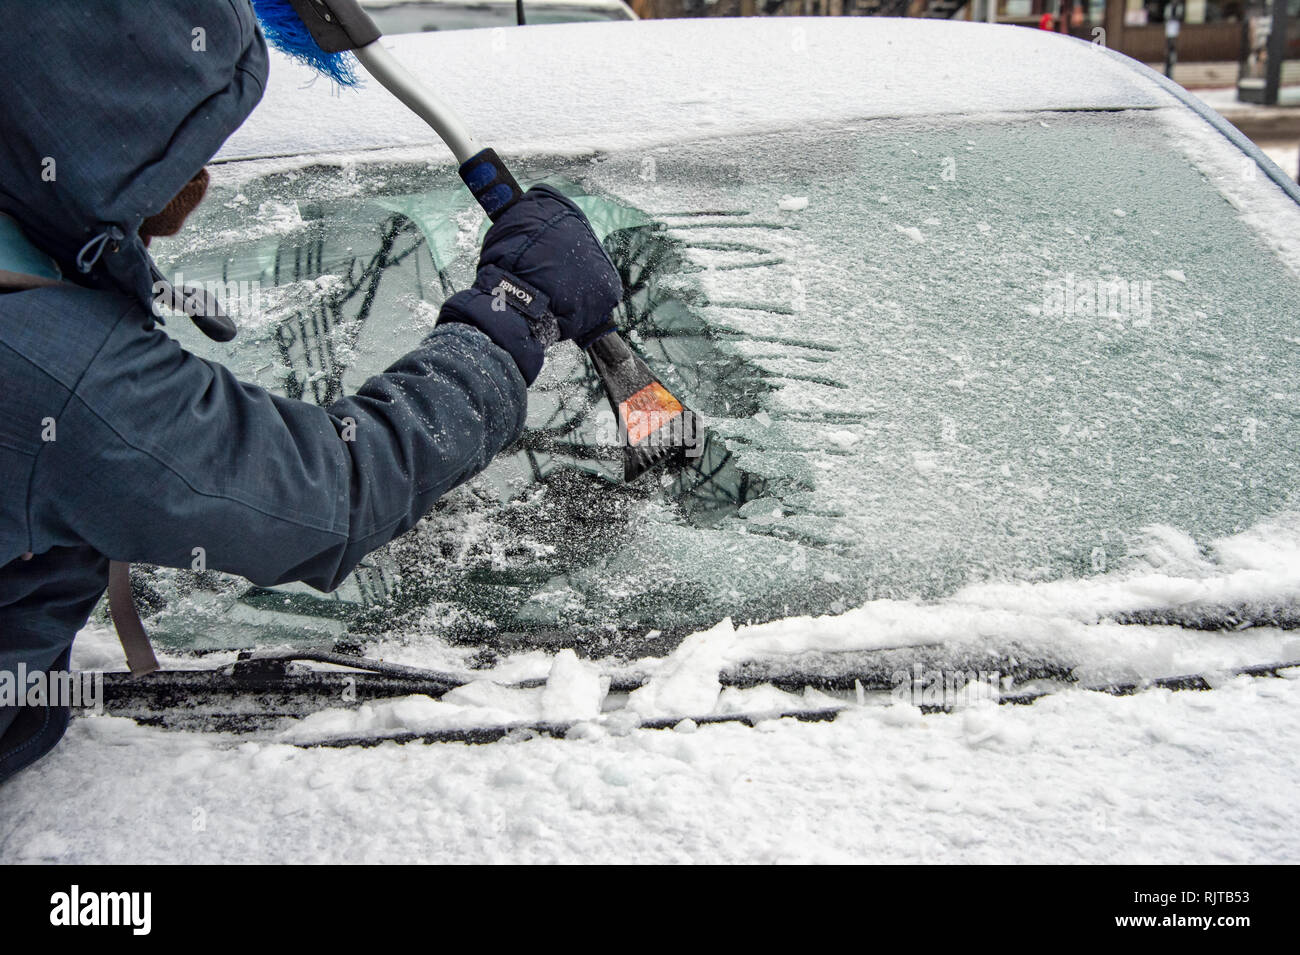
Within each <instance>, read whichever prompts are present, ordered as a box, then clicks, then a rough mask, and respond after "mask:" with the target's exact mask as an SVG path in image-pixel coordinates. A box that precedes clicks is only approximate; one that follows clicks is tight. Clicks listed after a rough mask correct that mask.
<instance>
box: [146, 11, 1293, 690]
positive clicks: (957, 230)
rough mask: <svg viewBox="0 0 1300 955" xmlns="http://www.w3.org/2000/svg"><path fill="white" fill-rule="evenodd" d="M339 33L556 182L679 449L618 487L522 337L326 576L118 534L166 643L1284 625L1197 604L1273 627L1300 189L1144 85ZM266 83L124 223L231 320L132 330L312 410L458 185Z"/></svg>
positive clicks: (894, 55) (470, 218)
mask: <svg viewBox="0 0 1300 955" xmlns="http://www.w3.org/2000/svg"><path fill="white" fill-rule="evenodd" d="M383 42H385V43H386V44H387V45H389V46H391V48H392V50H393V52H394V54H395V55H396V56H397V57H398V58H399V59H400V60H401V61H402V62H403V63H405V64H406V65H407V66H408V67H409V68H410V69H411V70H412V71H413V72H415V73H416V74H418V75H419V76H420V77H421V78H422V79H423V80H424V81H426V82H427V83H429V84H430V85H431V86H433V87H434V88H435V89H437V90H438V91H439V92H440V93H441V95H442V96H444V97H445V98H446V99H447V100H448V101H449V102H451V103H453V104H455V106H456V107H457V109H458V110H459V112H461V114H462V115H463V117H464V118H465V120H466V122H467V123H468V124H469V126H470V128H471V129H473V130H474V131H475V132H476V134H477V136H478V137H479V139H480V141H481V142H483V143H485V144H490V145H492V146H494V147H495V148H496V150H497V151H498V152H499V153H500V154H501V155H502V156H504V157H506V158H507V159H508V161H509V162H510V163H511V165H512V167H513V168H514V170H515V172H516V175H517V176H518V177H519V179H520V181H521V182H523V183H524V184H525V185H529V184H532V183H537V182H543V181H545V182H549V183H552V184H553V185H555V186H556V187H557V188H560V189H561V190H563V191H564V192H565V193H567V194H568V195H570V196H572V197H573V198H574V200H575V202H577V203H578V204H579V205H580V206H581V207H582V208H583V209H584V211H586V213H587V214H588V216H589V217H590V218H591V220H592V222H593V224H594V226H595V228H596V229H597V231H598V233H599V235H600V236H601V238H602V240H603V241H604V242H605V243H606V246H607V248H608V249H609V251H610V253H611V255H612V257H613V259H614V261H615V264H616V265H617V267H618V269H619V271H620V273H621V274H622V277H623V280H624V283H625V285H626V289H627V294H626V298H625V300H624V302H623V304H622V306H621V307H620V309H619V312H618V315H617V319H618V322H619V325H620V326H621V327H622V329H624V331H625V332H626V335H627V338H628V340H629V342H630V343H631V344H632V345H633V346H634V347H635V348H637V349H638V350H639V351H640V352H641V354H642V355H643V356H644V357H645V358H646V360H647V361H648V362H649V364H650V365H651V367H652V368H653V369H655V371H656V373H657V374H659V375H660V376H661V377H662V379H663V380H664V382H665V383H666V384H667V385H668V386H669V387H670V388H671V389H672V390H673V391H674V392H675V393H678V394H680V395H682V396H683V397H684V399H685V400H686V402H687V403H688V404H689V405H690V406H691V407H692V408H694V409H696V410H697V411H698V412H699V413H700V414H701V415H702V416H703V418H704V419H705V421H706V424H707V439H706V442H705V445H704V451H703V454H702V455H701V456H700V457H699V458H696V459H694V460H692V461H691V462H690V464H689V466H688V467H686V468H685V469H683V470H681V471H676V472H673V471H663V472H656V473H653V474H652V475H650V476H649V477H647V478H645V479H642V480H641V481H639V482H636V483H633V484H624V483H622V482H621V480H620V473H619V468H618V463H617V454H616V452H617V447H615V443H616V436H613V437H612V436H611V435H612V433H613V431H614V429H613V427H612V413H611V411H610V409H609V408H608V407H607V406H606V405H605V403H604V401H603V399H602V397H601V395H600V393H599V387H598V383H597V381H596V379H595V377H594V375H593V374H592V372H591V370H590V368H589V366H588V364H587V363H586V361H585V360H584V358H583V356H582V355H581V354H578V353H577V352H576V351H574V350H572V349H567V348H564V347H561V348H556V349H553V350H552V352H551V355H550V357H549V358H548V361H547V364H546V367H545V369H544V371H543V373H542V376H541V378H540V379H539V381H538V383H537V385H536V386H535V388H534V389H533V390H532V392H531V394H530V405H529V416H528V427H527V430H526V433H525V435H524V436H523V438H522V439H521V440H520V441H519V443H518V444H517V445H516V446H514V447H513V448H510V449H508V450H507V451H506V452H505V453H503V454H502V455H501V456H500V457H499V458H498V459H497V460H496V461H495V462H494V463H493V464H492V465H491V466H490V467H489V468H488V470H487V471H486V472H484V473H483V474H482V475H481V476H480V477H478V478H476V479H475V480H473V481H471V482H470V483H468V484H467V485H465V486H463V487H461V488H459V489H457V490H456V491H454V492H452V493H451V494H448V495H447V496H446V497H445V498H444V499H443V500H442V501H440V502H439V504H438V506H437V507H436V508H435V509H434V511H433V512H432V513H431V514H430V515H429V516H428V518H427V519H425V520H424V521H423V522H422V523H421V524H420V525H419V526H418V527H417V528H416V529H415V530H413V531H412V532H411V533H409V534H407V535H406V536H404V537H402V538H401V539H399V540H397V541H395V542H394V543H393V544H392V545H391V546H389V547H387V548H385V549H384V550H382V551H379V552H377V553H376V554H374V555H373V556H372V558H371V559H369V560H367V561H366V562H365V563H364V564H363V566H362V567H361V568H359V569H358V570H357V572H356V573H355V574H354V575H353V578H352V580H350V581H349V582H348V583H347V584H346V585H345V586H344V587H342V588H340V590H339V591H337V592H336V593H333V594H329V595H323V594H319V593H316V592H314V591H310V590H309V589H307V588H305V587H292V586H290V587H274V588H266V587H258V586H253V585H250V584H248V583H247V582H245V581H241V580H238V579H236V578H228V577H223V576H222V575H219V574H215V573H212V572H201V571H178V570H169V569H161V568H143V569H142V568H137V578H136V581H135V583H136V589H137V592H138V593H139V594H141V595H142V602H143V604H144V606H145V607H146V609H147V610H148V612H149V623H150V626H151V628H152V629H153V631H154V632H155V634H156V636H157V637H158V639H159V641H160V642H161V643H163V644H164V645H165V646H166V648H168V649H169V651H171V652H180V653H191V652H204V651H210V650H229V649H232V648H239V647H249V646H253V645H255V644H256V645H261V646H265V645H268V644H280V645H285V646H289V647H346V648H352V649H357V648H361V649H365V648H366V647H369V646H374V645H377V644H378V643H379V642H386V644H385V645H388V646H393V645H398V646H402V647H405V648H407V649H408V650H409V651H410V652H411V653H414V654H415V655H416V656H417V657H418V658H421V659H430V658H433V657H436V656H437V653H438V652H439V651H438V650H437V648H440V647H448V646H459V645H463V646H468V647H474V648H483V650H482V652H483V653H484V654H485V657H484V658H483V660H484V661H485V663H491V662H492V661H494V660H499V659H501V658H503V657H508V656H509V655H510V654H512V653H514V652H516V651H527V650H529V649H535V648H538V647H546V648H557V647H575V648H577V649H578V650H580V651H581V652H583V653H587V654H592V655H608V654H612V655H614V656H615V657H618V658H624V657H626V658H634V657H636V656H638V655H645V654H652V653H662V652H666V651H667V650H668V649H671V648H672V647H673V646H675V645H677V643H678V642H679V641H680V640H681V639H682V638H683V637H684V636H685V635H687V634H691V633H695V632H698V631H702V630H708V629H710V628H713V627H716V626H719V625H722V626H731V625H740V624H745V623H754V624H760V623H763V622H770V623H769V626H767V627H755V628H751V630H752V634H753V639H752V640H751V641H750V642H749V643H748V644H746V649H745V650H744V651H743V653H742V651H736V652H737V653H742V656H743V657H744V658H745V659H750V660H757V659H761V658H765V657H766V656H770V655H773V654H775V655H778V656H780V655H784V656H786V657H790V656H791V655H807V654H814V655H815V654H818V653H824V652H826V651H830V650H846V651H847V650H852V651H861V652H880V651H883V650H884V649H887V648H894V647H908V646H917V645H924V646H926V647H929V648H930V649H931V650H933V651H934V652H944V653H949V654H952V655H954V656H952V657H951V658H952V659H957V660H959V661H962V662H964V663H970V665H971V666H974V665H975V664H976V663H988V662H990V661H991V662H993V663H996V664H997V665H999V666H1002V667H1006V668H1009V669H1010V670H1015V668H1016V667H1017V666H1020V667H1021V668H1022V670H1023V664H1024V662H1025V661H1027V660H1029V661H1038V662H1039V663H1041V667H1040V669H1041V671H1042V672H1045V673H1061V672H1071V670H1074V671H1075V672H1076V673H1077V672H1083V670H1088V668H1092V669H1091V670H1088V672H1096V673H1104V674H1107V675H1112V674H1114V673H1116V672H1121V671H1122V672H1125V673H1128V672H1132V671H1135V670H1136V671H1138V672H1140V673H1148V672H1150V671H1151V670H1152V669H1153V668H1154V669H1158V670H1161V671H1167V670H1169V669H1170V668H1173V669H1174V670H1175V671H1177V670H1178V669H1179V668H1180V667H1182V668H1185V669H1194V668H1195V667H1196V666H1200V665H1203V664H1205V661H1207V660H1211V661H1212V662H1213V663H1214V664H1215V665H1216V666H1228V665H1244V664H1247V663H1258V662H1261V659H1269V660H1271V659H1275V658H1280V657H1281V656H1283V655H1285V653H1286V652H1287V650H1286V644H1285V640H1284V634H1283V633H1282V631H1280V630H1268V629H1257V630H1253V631H1248V632H1246V633H1244V634H1242V633H1237V634H1233V633H1232V632H1230V631H1232V630H1233V629H1234V628H1239V627H1246V626H1249V625H1251V624H1270V623H1271V624H1274V625H1285V624H1287V621H1293V620H1294V619H1295V609H1294V608H1295V594H1296V592H1297V577H1296V569H1295V568H1296V560H1295V554H1296V553H1297V552H1298V551H1297V548H1300V520H1298V519H1297V518H1296V517H1295V511H1294V508H1295V505H1296V494H1297V491H1300V487H1298V486H1297V474H1298V473H1300V471H1298V469H1297V463H1296V458H1295V453H1296V452H1295V449H1296V448H1297V447H1300V412H1297V407H1298V405H1297V401H1300V361H1297V359H1300V278H1298V276H1300V243H1298V242H1297V240H1296V238H1295V237H1296V236H1300V192H1298V191H1297V187H1296V184H1295V183H1294V182H1292V181H1291V180H1290V178H1289V177H1288V176H1287V175H1286V174H1285V173H1284V172H1282V171H1281V170H1279V169H1278V168H1277V167H1276V166H1274V165H1273V164H1272V163H1271V162H1269V161H1268V160H1267V159H1266V158H1265V157H1264V156H1263V155H1262V154H1261V153H1260V152H1259V151H1258V150H1257V149H1256V148H1255V147H1254V146H1253V145H1252V144H1251V143H1249V142H1248V141H1246V140H1245V139H1244V138H1243V137H1242V136H1241V135H1240V134H1239V133H1237V132H1236V131H1235V130H1233V129H1232V128H1231V127H1230V126H1228V125H1227V124H1226V123H1225V122H1223V121H1222V120H1221V119H1220V118H1218V117H1217V116H1216V115H1215V114H1213V113H1212V112H1210V111H1209V110H1208V109H1206V108H1205V107H1204V106H1203V105H1201V104H1199V103H1198V101H1196V100H1195V99H1194V98H1192V97H1190V96H1189V95H1188V94H1186V93H1185V92H1183V91H1182V90H1181V89H1180V88H1178V87H1176V86H1174V85H1173V84H1171V83H1169V82H1168V81H1166V80H1164V79H1163V78H1162V77H1160V76H1158V75H1157V74H1155V73H1153V72H1152V71H1151V70H1149V69H1147V68H1146V67H1144V66H1142V65H1141V64H1139V63H1137V62H1135V61H1132V60H1129V59H1127V58H1125V57H1123V56H1121V55H1119V54H1116V53H1114V52H1112V51H1109V50H1106V49H1104V48H1102V47H1100V46H1097V45H1095V44H1088V43H1085V42H1082V41H1077V40H1074V39H1071V38H1066V37H1062V36H1059V35H1054V34H1050V33H1047V32H1045V31H1034V30H1027V29H1021V28H1017V27H1011V26H995V25H986V24H971V23H956V22H945V21H931V20H890V19H878V18H848V19H833V18H814V19H798V18H771V19H766V18H760V19H752V20H746V21H726V20H714V19H704V20H683V21H639V22H637V23H636V24H592V23H584V24H569V25H558V26H528V27H523V28H518V29H512V30H508V31H464V32H458V33H455V34H452V35H442V34H437V33H435V34H421V35H408V36H398V37H393V38H389V39H387V40H384V41H383ZM560 62H562V63H563V64H564V67H565V68H564V69H563V70H556V69H553V68H552V67H553V66H554V64H556V63H560ZM485 63H491V64H493V65H494V66H493V69H492V70H490V71H485V70H484V68H483V65H484V64H485ZM994 66H996V67H997V69H994V68H993V67H994ZM310 80H311V76H310V74H308V73H307V72H306V71H305V70H304V69H303V68H300V67H298V66H296V65H295V64H293V63H291V62H289V61H288V60H285V59H283V58H277V59H276V60H275V61H274V63H273V68H272V74H271V83H270V88H269V90H268V92H267V94H266V98H265V102H264V103H263V104H262V105H261V107H259V109H258V110H257V111H256V112H255V113H254V115H253V116H252V118H251V119H250V121H249V122H248V123H247V124H246V125H245V126H244V127H243V128H242V129H240V130H239V131H238V132H236V133H235V134H234V135H233V136H232V137H231V138H230V139H229V141H228V142H227V143H226V144H225V146H224V147H223V149H222V151H221V153H220V154H219V155H218V157H217V158H216V160H215V161H214V163H213V165H212V167H211V171H212V176H213V181H212V188H211V192H210V194H209V198H208V199H207V201H206V203H205V204H204V206H203V207H201V208H200V210H199V211H198V212H197V213H196V214H195V216H194V217H193V218H192V220H191V222H190V224H189V225H188V226H187V228H186V230H185V231H184V232H182V233H181V234H180V235H179V236H177V237H175V238H174V239H169V240H162V241H159V242H158V243H156V246H155V248H156V250H157V256H158V259H159V262H160V265H161V267H162V268H163V270H164V271H165V272H167V273H169V274H174V273H180V274H182V275H183V281H184V282H188V283H191V284H199V285H203V286H205V287H207V288H209V289H215V290H217V291H218V292H219V293H220V294H221V296H222V297H223V298H224V300H225V301H226V304H227V308H228V310H229V311H230V312H231V313H232V315H233V316H234V317H235V318H236V319H237V321H238V322H239V324H240V326H241V332H240V335H239V337H237V338H236V339H235V340H234V341H233V342H231V343H228V344H220V343H215V342H211V341H208V340H206V339H204V338H203V337H202V336H201V335H199V334H198V333H197V332H195V331H194V330H193V329H192V328H189V327H188V323H187V322H185V321H184V320H183V316H177V317H175V318H172V319H169V320H168V324H167V328H168V329H169V331H170V332H171V333H172V334H173V335H175V336H176V337H177V338H178V339H180V340H181V341H182V342H183V343H184V344H185V345H186V346H187V347H189V348H191V349H193V350H194V351H195V352H197V353H199V354H201V355H203V356H205V357H207V358H211V359H214V360H218V361H221V362H223V363H225V364H227V365H228V366H230V367H231V368H232V369H234V370H235V371H236V372H237V373H239V374H240V375H241V376H243V377H244V378H245V379H246V380H249V381H252V382H255V383H257V384H258V385H261V386H262V387H265V388H268V389H271V390H273V391H275V392H277V393H280V394H284V395H289V396H292V397H297V398H302V399H305V400H308V401H313V402H317V403H320V404H327V403H329V402H330V401H332V400H334V399H335V398H337V397H338V396H340V395H342V394H344V393H345V392H347V391H349V390H351V389H354V388H355V387H357V386H358V385H359V384H360V383H361V382H362V381H363V380H364V379H365V378H366V377H367V376H369V375H371V374H374V373H376V372H377V371H379V370H381V369H383V368H384V367H386V365H387V364H388V363H390V362H391V361H392V360H394V359H395V358H397V357H398V356H399V355H401V354H402V353H403V352H405V351H406V350H408V349H409V348H411V347H412V346H413V345H414V344H415V343H416V342H417V341H418V340H419V339H420V337H421V336H422V335H423V334H424V333H425V332H427V330H428V329H429V328H431V327H432V325H433V323H434V322H435V320H436V318H437V314H438V307H439V305H440V303H441V302H442V301H443V299H444V298H445V297H446V296H448V295H449V294H451V293H452V292H453V291H454V290H456V289H459V288H464V287H466V286H467V285H468V284H469V282H470V281H471V277H472V274H473V267H474V263H475V258H476V255H477V250H478V246H479V242H480V239H481V236H482V233H483V231H484V229H485V228H486V222H485V220H484V218H483V216H482V214H481V212H479V211H478V209H477V207H476V206H475V204H474V202H473V200H472V199H471V197H470V196H469V194H468V193H467V192H466V191H465V190H464V188H463V186H462V185H461V183H460V181H459V179H458V178H457V176H456V170H455V163H454V161H453V159H452V157H451V155H450V153H449V152H448V150H447V149H446V148H445V147H444V146H443V145H442V144H441V143H440V142H439V141H438V140H437V139H436V137H435V136H434V134H433V133H432V132H431V131H430V130H429V129H427V128H426V127H424V126H423V125H422V124H421V123H420V121H419V120H418V119H416V118H415V117H413V116H411V115H410V114H408V113H407V112H406V111H405V110H404V108H403V107H402V106H401V105H400V104H398V103H396V102H395V101H394V100H392V99H391V98H390V97H388V96H387V95H386V94H385V93H384V92H383V90H382V89H380V88H378V87H377V86H376V85H375V84H369V85H368V86H365V87H364V88H363V89H361V90H360V91H349V90H344V91H339V92H336V93H334V94H333V95H331V93H330V91H329V90H327V89H323V88H322V86H321V84H320V83H315V84H312V83H311V82H310ZM250 466H256V463H255V462H250ZM810 618H815V619H811V620H810ZM728 621H730V623H728ZM1204 629H1210V630H1223V631H1225V632H1224V634H1223V635H1222V637H1221V639H1217V640H1215V641H1213V642H1210V641H1207V640H1204V639H1200V640H1197V639H1193V637H1194V636H1195V634H1196V633H1197V632H1199V630H1204ZM1189 635H1190V636H1189ZM1079 668H1083V670H1080V669H1079ZM1017 672H1019V671H1017ZM1035 672H1038V671H1035Z"/></svg>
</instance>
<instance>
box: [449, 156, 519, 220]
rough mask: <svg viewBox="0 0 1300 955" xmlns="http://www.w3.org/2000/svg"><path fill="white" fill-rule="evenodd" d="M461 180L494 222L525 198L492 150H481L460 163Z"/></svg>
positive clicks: (508, 171) (517, 184)
mask: <svg viewBox="0 0 1300 955" xmlns="http://www.w3.org/2000/svg"><path fill="white" fill-rule="evenodd" d="M460 178H461V179H463V180H465V185H466V186H468V187H469V191H470V192H471V193H472V194H473V196H474V198H475V199H477V200H478V204H479V205H480V206H482V207H483V211H484V212H486V213H487V215H488V218H489V219H491V220H492V221H493V222H496V221H497V219H499V218H500V217H501V215H502V213H504V212H505V211H506V210H507V209H509V208H510V207H511V206H513V205H514V204H515V203H516V202H518V201H519V198H520V197H521V196H522V195H523V194H524V191H523V190H522V189H520V188H519V183H517V182H515V177H514V176H512V175H510V170H509V169H507V168H506V164H505V163H503V162H502V161H501V157H500V156H498V155H497V154H496V150H493V149H480V150H479V151H478V152H476V153H475V154H474V155H473V156H470V157H469V159H466V160H465V161H464V162H463V163H461V164H460Z"/></svg>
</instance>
